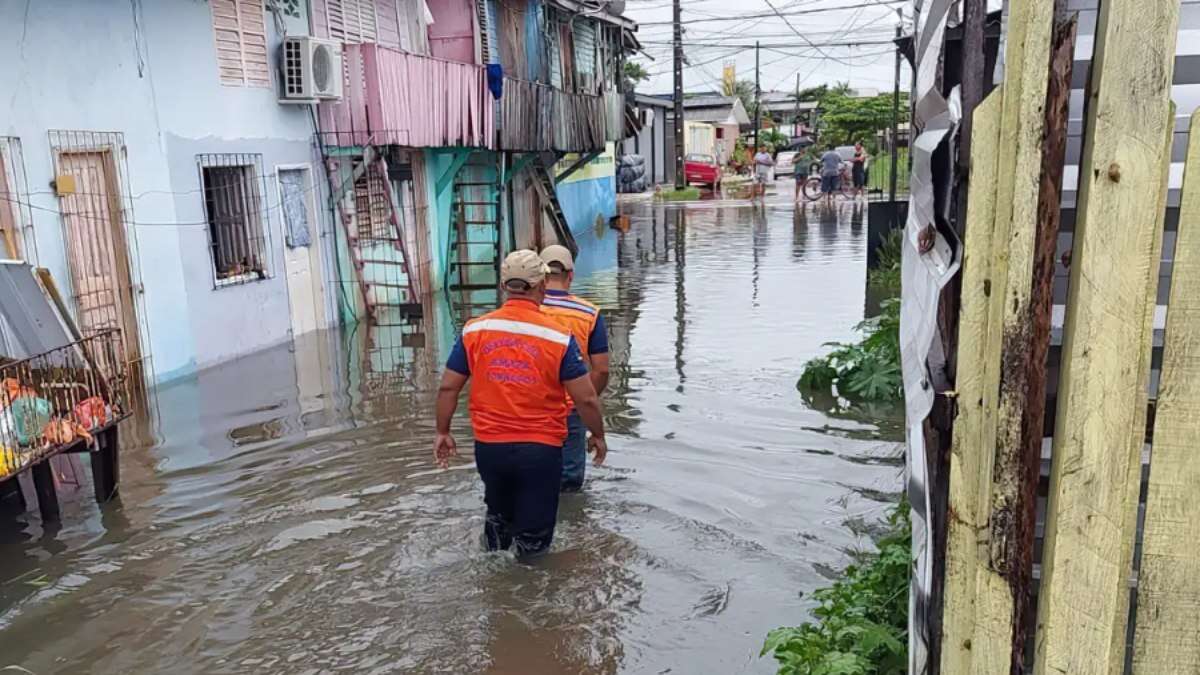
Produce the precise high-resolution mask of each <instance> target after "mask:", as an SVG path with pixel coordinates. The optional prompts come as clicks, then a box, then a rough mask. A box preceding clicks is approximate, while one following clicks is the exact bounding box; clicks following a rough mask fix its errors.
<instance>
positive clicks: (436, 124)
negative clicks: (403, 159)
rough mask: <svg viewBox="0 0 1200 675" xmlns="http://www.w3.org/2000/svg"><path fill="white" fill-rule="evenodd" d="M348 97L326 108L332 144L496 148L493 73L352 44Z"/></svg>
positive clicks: (325, 126)
mask: <svg viewBox="0 0 1200 675" xmlns="http://www.w3.org/2000/svg"><path fill="white" fill-rule="evenodd" d="M344 59H345V74H346V81H345V86H344V88H343V98H342V100H340V101H336V102H325V103H322V104H321V105H320V106H319V115H320V125H321V134H322V137H323V138H324V141H325V143H326V144H327V145H335V146H363V145H404V146H409V147H418V148H439V147H453V146H464V147H475V148H489V149H495V145H496V144H495V124H496V123H495V114H496V113H495V101H494V99H493V98H492V95H491V93H490V92H489V91H488V87H487V71H486V70H485V69H484V68H483V67H481V66H478V65H474V64H470V63H458V62H455V61H446V60H443V59H438V58H433V57H429V56H421V55H419V54H409V53H406V52H401V51H397V50H394V49H389V48H387V47H382V46H379V45H374V44H363V45H346V48H345V53H344Z"/></svg>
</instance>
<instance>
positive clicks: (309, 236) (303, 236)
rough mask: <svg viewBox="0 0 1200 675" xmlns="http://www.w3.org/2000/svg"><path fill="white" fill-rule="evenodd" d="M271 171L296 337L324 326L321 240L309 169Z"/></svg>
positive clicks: (288, 168)
mask: <svg viewBox="0 0 1200 675" xmlns="http://www.w3.org/2000/svg"><path fill="white" fill-rule="evenodd" d="M275 171H276V177H277V179H278V181H279V203H280V206H281V210H282V212H283V229H284V251H283V260H284V273H285V274H286V275H287V288H288V304H289V309H290V310H291V321H292V335H293V337H297V336H300V335H304V334H306V333H311V332H313V331H316V330H320V329H322V328H325V327H326V326H327V325H328V320H327V316H326V312H325V283H324V277H323V275H322V267H321V261H322V258H321V246H320V241H321V237H320V232H318V229H317V226H316V224H317V222H316V210H315V209H314V208H313V199H312V195H313V191H314V189H315V184H314V183H313V176H312V169H311V168H310V167H309V166H308V165H307V164H305V165H292V166H277V167H275Z"/></svg>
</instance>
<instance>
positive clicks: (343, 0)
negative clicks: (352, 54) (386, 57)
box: [325, 0, 396, 42]
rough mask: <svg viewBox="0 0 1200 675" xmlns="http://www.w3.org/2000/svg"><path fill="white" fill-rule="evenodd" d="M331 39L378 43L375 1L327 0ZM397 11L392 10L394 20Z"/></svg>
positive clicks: (326, 8) (326, 6) (326, 10)
mask: <svg viewBox="0 0 1200 675" xmlns="http://www.w3.org/2000/svg"><path fill="white" fill-rule="evenodd" d="M325 12H326V16H327V17H328V21H329V37H331V38H333V39H334V40H341V41H342V42H376V41H378V39H379V29H378V26H379V22H378V17H377V16H376V14H375V0H326V3H325ZM395 14H396V11H395V6H394V5H393V8H392V17H393V20H394V17H395Z"/></svg>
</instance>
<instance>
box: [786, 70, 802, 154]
mask: <svg viewBox="0 0 1200 675" xmlns="http://www.w3.org/2000/svg"><path fill="white" fill-rule="evenodd" d="M794 96H795V97H796V108H795V110H793V111H792V137H793V138H795V137H797V136H799V135H800V73H796V93H795V94H794ZM788 140H789V141H790V140H791V139H788Z"/></svg>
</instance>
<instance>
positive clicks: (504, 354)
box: [433, 250, 608, 557]
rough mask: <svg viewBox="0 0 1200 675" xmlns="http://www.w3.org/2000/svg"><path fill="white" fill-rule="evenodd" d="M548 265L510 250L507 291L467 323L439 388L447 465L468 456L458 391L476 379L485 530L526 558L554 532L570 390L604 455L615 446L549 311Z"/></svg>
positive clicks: (566, 336) (442, 454)
mask: <svg viewBox="0 0 1200 675" xmlns="http://www.w3.org/2000/svg"><path fill="white" fill-rule="evenodd" d="M547 270H548V268H547V267H546V264H545V263H543V262H542V259H541V258H539V257H538V254H537V253H535V252H533V251H528V250H521V251H513V252H512V253H510V254H508V257H506V258H505V259H504V264H503V265H501V267H500V280H501V285H502V286H503V289H504V291H505V293H506V295H507V300H506V301H505V303H504V305H503V306H502V307H501V308H500V309H497V310H496V311H494V312H489V313H487V314H485V315H483V316H481V317H479V318H477V319H473V320H471V321H468V322H467V324H466V326H464V327H463V332H462V336H461V337H459V339H458V341H457V342H456V343H455V345H454V348H453V349H452V350H451V352H450V358H449V360H447V362H446V371H445V372H444V373H443V374H442V383H441V386H440V387H439V388H438V394H437V437H436V439H435V440H434V443H433V455H434V459H435V461H437V464H438V466H440V467H442V468H443V469H444V468H448V467H449V465H450V460H451V459H453V458H454V457H456V456H458V446H457V444H456V443H455V440H454V437H453V436H452V435H451V434H450V421H451V420H452V419H453V417H454V412H455V410H456V409H457V408H458V395H459V393H461V392H462V389H463V386H465V385H466V383H467V379H468V378H473V379H474V382H473V384H472V385H471V394H470V399H469V409H470V414H471V426H472V427H473V429H474V431H475V467H476V469H477V470H478V471H479V477H480V478H482V479H483V489H484V495H483V500H484V503H485V504H486V505H487V519H486V521H485V523H484V539H485V542H486V544H487V548H488V550H491V551H497V550H507V549H508V548H509V547H515V552H516V554H517V555H518V556H519V557H527V556H532V555H536V554H540V553H544V552H546V551H547V550H548V549H549V548H550V542H551V541H552V540H553V539H554V525H555V520H556V519H557V518H558V494H559V487H560V484H561V482H562V471H563V454H562V446H563V442H564V441H565V440H566V438H567V405H566V397H567V394H568V393H569V394H570V395H571V398H572V399H573V400H574V401H575V409H576V410H577V411H579V417H580V418H581V419H582V420H583V423H584V425H585V426H587V428H588V430H589V431H591V432H592V438H591V441H590V446H591V450H592V452H594V453H595V463H596V464H597V465H599V464H601V463H603V462H604V458H605V456H606V455H607V454H608V446H607V445H606V443H605V439H604V419H603V416H602V415H601V411H600V400H599V397H597V396H596V390H595V389H593V388H592V381H591V378H589V377H588V371H587V365H586V363H585V362H584V360H583V356H582V355H581V354H580V352H579V345H578V344H577V343H576V342H575V338H573V337H571V334H570V332H569V331H568V330H567V329H565V328H563V327H562V326H561V325H560V324H559V323H558V321H556V320H555V319H553V318H552V317H550V316H548V315H546V314H543V313H542V311H541V303H542V299H543V298H544V297H545V292H546V272H547Z"/></svg>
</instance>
